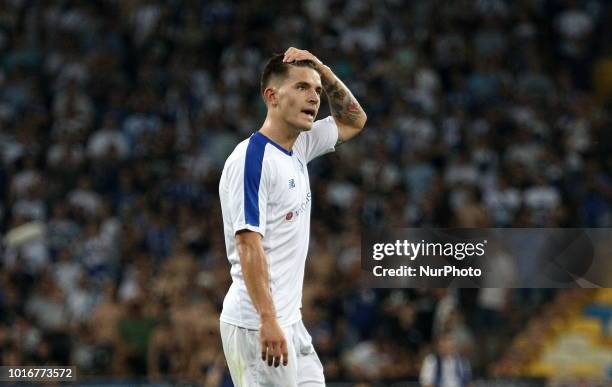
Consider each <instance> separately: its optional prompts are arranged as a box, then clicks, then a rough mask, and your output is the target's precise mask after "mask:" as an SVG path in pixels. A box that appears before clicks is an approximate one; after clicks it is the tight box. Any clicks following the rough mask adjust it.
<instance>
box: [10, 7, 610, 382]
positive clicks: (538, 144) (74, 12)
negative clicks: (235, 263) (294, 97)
mask: <svg viewBox="0 0 612 387" xmlns="http://www.w3.org/2000/svg"><path fill="white" fill-rule="evenodd" d="M611 28H612V4H611V3H610V2H607V1H603V0H589V1H583V2H578V1H571V0H568V1H565V0H558V1H557V0H522V1H506V0H478V1H469V0H458V1H442V0H432V1H415V2H407V1H401V0H386V1H383V2H378V1H373V0H351V1H345V0H307V1H303V2H270V1H264V0H252V1H248V2H240V3H239V2H233V1H229V0H211V1H196V0H184V1H183V0H168V1H161V0H152V1H141V0H134V1H119V0H99V1H76V0H49V1H40V2H37V1H21V0H0V233H1V235H2V238H1V242H0V364H1V365H24V364H33V365H38V364H41V365H42V364H73V365H75V366H77V367H78V369H79V372H80V375H83V383H88V382H89V381H91V384H90V385H95V384H98V385H117V386H120V385H137V384H140V385H151V386H152V385H159V386H161V385H176V384H178V383H184V384H183V385H194V386H195V385H199V386H208V387H219V386H229V385H231V382H230V381H229V377H228V374H227V372H226V370H225V366H224V360H223V357H222V353H221V345H220V343H219V335H218V324H217V321H218V313H219V310H220V305H221V302H222V299H223V296H224V294H225V291H226V289H227V288H228V286H229V281H230V278H229V273H228V264H227V261H226V258H225V247H224V243H223V237H222V233H221V214H220V208H219V203H218V197H217V184H218V178H219V173H220V170H221V167H222V162H223V160H225V157H226V155H227V154H228V152H230V151H231V149H232V148H233V147H234V146H235V144H237V143H238V142H239V141H240V140H241V139H242V138H245V137H246V136H248V135H249V134H250V133H252V132H253V131H255V130H257V129H258V124H259V123H260V122H261V119H262V114H263V112H264V106H263V103H262V102H261V99H260V96H259V95H258V90H259V88H258V82H259V73H260V70H261V66H262V64H263V61H264V59H265V58H266V57H267V56H269V55H270V54H272V53H274V52H282V51H284V49H286V48H287V47H289V46H297V47H304V48H307V49H309V50H311V51H313V52H314V53H316V55H317V56H318V57H320V58H321V59H323V61H325V63H327V64H328V65H329V66H330V67H332V68H333V69H334V71H336V72H337V73H338V74H339V76H340V77H341V78H342V79H343V80H345V81H346V83H347V84H348V85H350V86H351V89H352V90H353V91H354V93H355V94H356V96H357V97H358V98H359V100H360V101H362V105H363V106H364V108H365V110H366V112H367V114H368V117H369V120H368V127H367V130H366V131H365V133H364V134H363V135H362V136H361V137H360V138H359V139H358V140H355V143H354V144H345V145H342V146H341V147H339V149H338V152H339V153H340V156H337V155H330V156H327V157H325V158H323V159H321V160H317V161H316V162H315V163H313V165H312V168H311V179H312V187H313V198H314V199H313V203H314V207H313V223H312V238H311V239H312V246H311V248H310V258H309V262H308V267H307V278H306V285H305V290H304V302H303V303H304V320H305V324H306V325H307V326H308V328H309V330H310V331H311V332H312V335H313V340H314V343H315V347H316V348H317V351H318V353H319V356H320V358H321V360H322V362H323V364H324V367H325V371H326V377H327V380H328V381H329V386H336V387H339V386H361V387H366V386H391V385H393V386H396V385H398V386H408V385H411V384H409V383H413V384H414V383H416V380H418V373H419V369H420V364H421V361H422V359H423V357H424V356H425V355H426V354H427V353H428V352H429V351H430V350H431V342H432V339H433V338H434V337H435V336H436V335H437V334H438V333H439V332H442V331H445V332H448V331H450V332H452V334H453V336H454V338H455V340H456V342H458V343H460V348H461V351H463V352H464V353H465V354H466V356H469V357H470V359H471V362H472V365H473V368H474V371H475V376H476V378H477V379H478V380H477V381H476V382H475V386H507V385H512V386H520V385H525V386H530V385H542V383H544V379H543V378H535V379H534V378H530V377H531V376H544V377H549V376H559V375H558V368H559V367H565V364H571V366H569V367H568V368H567V370H569V371H570V373H571V375H569V377H573V376H575V375H581V376H583V377H584V376H588V377H591V376H592V377H593V380H592V381H590V380H589V378H588V377H587V378H585V379H584V380H582V381H581V383H584V384H582V385H592V386H597V385H604V384H601V383H607V382H609V380H610V379H611V376H610V372H611V371H610V370H611V368H610V367H611V364H610V353H611V352H610V351H611V349H610V338H609V337H610V336H609V332H610V329H611V328H610V326H611V324H612V323H611V322H610V321H611V319H610V305H611V304H610V293H609V291H605V290H601V291H598V292H597V293H595V294H594V295H593V293H591V292H590V291H586V290H579V291H578V290H577V291H574V292H561V293H557V292H555V291H553V290H546V289H525V290H518V289H517V290H504V289H502V290H496V289H461V290H437V289H432V290H424V289H406V290H385V289H382V290H380V289H367V288H361V287H360V286H359V282H358V281H357V278H358V276H359V270H360V256H359V251H360V232H361V229H362V227H363V226H364V225H369V226H373V225H380V224H387V225H396V226H397V225H400V226H412V227H426V226H431V227H434V226H440V227H445V226H457V227H567V226H574V227H610V225H611V224H612V174H611V171H612V137H611V133H612V131H610V127H611V125H612V121H611V115H610V112H611V111H612V109H611V107H612V105H611V101H612V99H611V97H612V81H611V79H612V51H611V50H610V44H609V37H610V36H612V30H611ZM323 110H325V109H323ZM325 114H326V112H325V111H322V112H321V113H320V117H322V116H323V115H325ZM590 297H594V298H590ZM553 300H564V301H563V302H562V303H561V305H560V304H559V303H558V302H559V301H553ZM566 302H567V303H566ZM570 304H571V305H573V306H572V308H570V309H571V311H564V310H563V309H564V308H563V307H561V306H562V305H565V306H567V305H570ZM551 308H552V310H551ZM554 308H558V309H560V310H557V309H554ZM546 310H551V311H550V312H544V317H543V320H538V316H541V313H542V311H546ZM546 313H548V314H546ZM559 316H561V317H559ZM558 318H560V320H559V321H558ZM526 321H530V323H529V324H525V322H526ZM604 331H605V332H608V335H607V336H606V335H603V334H602V332H604ZM525 337H526V338H527V339H526V340H528V341H525V339H524V338H525ZM508 346H511V349H509V350H506V349H507V347H508ZM514 348H518V349H519V351H518V353H517V352H516V351H515V349H514ZM374 360H375V362H373V361H374ZM89 378H91V379H89ZM605 378H607V379H605ZM601 380H604V382H601ZM334 383H337V384H334ZM394 383H395V384H394ZM560 383H562V382H560ZM567 383H568V384H567V385H572V384H571V383H573V382H571V381H570V382H567ZM588 383H590V384H588ZM598 383H600V384H598ZM560 385H562V384H560Z"/></svg>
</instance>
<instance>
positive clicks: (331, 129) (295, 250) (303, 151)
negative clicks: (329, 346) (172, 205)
mask: <svg viewBox="0 0 612 387" xmlns="http://www.w3.org/2000/svg"><path fill="white" fill-rule="evenodd" d="M337 140H338V127H337V126H336V122H335V121H334V119H333V118H332V117H327V118H325V119H322V120H319V121H316V122H314V123H313V125H312V129H311V130H310V131H308V132H302V133H300V135H299V136H298V138H297V140H296V141H295V144H294V145H293V149H292V151H291V152H290V151H287V150H286V149H284V148H282V147H281V146H279V145H278V144H275V143H274V142H273V141H272V140H270V139H269V138H267V137H266V136H264V135H263V134H261V133H259V132H256V133H254V134H253V135H252V136H251V137H250V138H248V139H246V140H244V141H242V142H241V143H240V144H238V146H236V148H235V149H234V151H233V152H232V154H231V155H230V156H229V157H228V159H227V161H226V162H225V166H224V167H223V173H222V175H221V181H220V182H219V196H220V198H221V210H222V212H223V231H224V234H225V246H226V250H227V257H228V259H229V261H230V264H231V275H232V285H231V287H230V289H229V291H228V293H227V295H226V296H225V300H224V301H223V311H222V313H221V321H223V322H225V323H228V324H232V325H237V326H239V327H243V328H248V329H259V314H258V313H257V311H256V310H255V307H254V306H253V303H252V302H251V298H250V296H249V293H248V290H247V288H246V284H245V282H244V278H243V274H242V268H241V266H240V257H239V256H238V252H237V250H236V242H235V234H236V232H238V231H240V230H245V229H247V230H252V231H256V232H258V233H260V234H261V235H262V237H263V239H262V244H263V249H264V252H265V254H266V257H267V259H268V270H269V278H270V284H269V287H270V290H271V293H272V299H273V301H274V306H275V308H276V314H277V319H278V322H279V324H280V325H281V326H283V327H287V326H290V325H292V324H294V323H296V322H298V321H300V319H301V318H302V315H301V312H300V307H301V304H302V286H303V282H304V266H305V262H306V255H307V252H308V241H309V236H310V208H311V202H312V194H311V192H310V182H309V179H308V168H307V164H308V163H309V162H310V161H311V160H312V159H314V158H315V157H317V156H320V155H323V154H325V153H328V152H332V151H333V150H334V146H335V144H336V142H337Z"/></svg>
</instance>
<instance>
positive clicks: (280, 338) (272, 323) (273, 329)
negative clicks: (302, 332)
mask: <svg viewBox="0 0 612 387" xmlns="http://www.w3.org/2000/svg"><path fill="white" fill-rule="evenodd" d="M259 342H260V343H261V360H263V361H267V362H268V365H269V366H270V367H271V366H272V365H274V367H278V366H279V365H280V364H281V358H282V362H283V365H284V366H286V365H287V364H288V363H289V353H288V351H287V340H285V334H284V333H283V330H282V329H281V327H280V325H278V321H276V318H267V319H263V318H262V319H261V325H260V326H259Z"/></svg>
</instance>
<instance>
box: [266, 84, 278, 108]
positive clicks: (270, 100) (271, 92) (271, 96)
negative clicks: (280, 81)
mask: <svg viewBox="0 0 612 387" xmlns="http://www.w3.org/2000/svg"><path fill="white" fill-rule="evenodd" d="M263 99H264V101H266V105H267V106H271V107H276V105H278V93H277V90H276V89H275V88H274V87H272V86H269V87H266V89H265V90H264V92H263Z"/></svg>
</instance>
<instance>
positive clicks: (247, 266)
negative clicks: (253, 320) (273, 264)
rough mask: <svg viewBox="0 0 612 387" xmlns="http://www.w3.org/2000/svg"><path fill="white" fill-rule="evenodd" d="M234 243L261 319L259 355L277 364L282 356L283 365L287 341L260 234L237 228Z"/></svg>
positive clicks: (276, 365)
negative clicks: (278, 317)
mask: <svg viewBox="0 0 612 387" xmlns="http://www.w3.org/2000/svg"><path fill="white" fill-rule="evenodd" d="M236 247H237V249H238V255H239V256H240V265H241V267H242V274H243V276H244V282H245V284H246V287H247V291H248V292H249V296H250V297H251V301H252V302H253V305H254V306H255V309H256V310H257V312H258V313H259V317H260V320H261V324H260V327H259V340H260V343H261V359H262V360H264V361H266V360H267V361H268V365H269V366H272V365H274V366H275V367H278V366H279V365H280V362H281V357H282V362H283V365H287V364H288V359H289V357H288V352H287V341H286V340H285V335H284V334H283V331H282V329H281V327H280V325H279V324H278V321H277V319H276V309H275V308H274V301H273V300H272V293H271V292H270V288H269V283H270V279H269V274H268V260H267V258H266V254H265V252H264V250H263V246H262V243H261V235H260V234H259V233H258V232H255V231H250V230H242V231H239V232H238V233H236Z"/></svg>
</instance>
